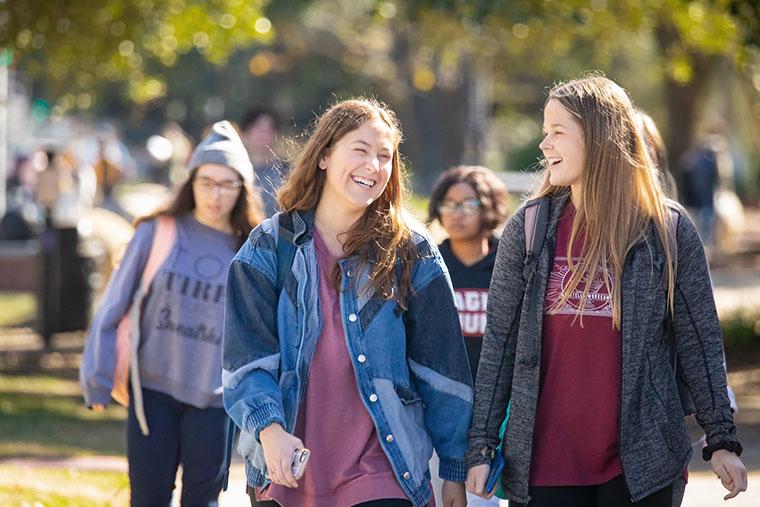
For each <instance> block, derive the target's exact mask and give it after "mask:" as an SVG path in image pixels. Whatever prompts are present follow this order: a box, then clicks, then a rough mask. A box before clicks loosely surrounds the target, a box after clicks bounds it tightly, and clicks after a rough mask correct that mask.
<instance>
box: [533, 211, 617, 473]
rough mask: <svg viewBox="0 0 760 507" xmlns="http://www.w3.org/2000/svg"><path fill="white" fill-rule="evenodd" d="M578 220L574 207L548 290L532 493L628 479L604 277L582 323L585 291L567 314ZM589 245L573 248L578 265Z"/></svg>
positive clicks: (562, 222)
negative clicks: (570, 244)
mask: <svg viewBox="0 0 760 507" xmlns="http://www.w3.org/2000/svg"><path fill="white" fill-rule="evenodd" d="M574 219H575V207H574V206H573V205H572V203H568V204H567V206H566V207H565V209H564V211H563V212H562V215H561V216H560V219H559V223H558V225H557V248H556V252H555V255H554V263H553V265H552V268H551V273H550V275H549V281H548V285H547V287H546V303H545V306H544V324H543V336H542V345H541V386H540V392H539V397H538V407H537V410H536V425H535V432H534V437H533V438H534V439H533V460H532V463H531V474H530V484H531V485H532V486H591V485H596V484H603V483H605V482H607V481H609V480H610V479H613V478H615V477H617V476H619V475H621V474H622V473H623V470H622V467H621V465H620V458H619V455H618V433H619V427H620V382H621V350H620V331H618V330H616V329H615V328H613V326H612V300H611V298H610V295H609V290H608V287H611V286H612V281H613V280H612V276H613V274H612V273H609V272H608V275H607V276H608V278H607V283H606V284H605V280H604V276H605V275H604V273H603V272H602V271H601V270H600V271H599V272H598V273H597V275H596V277H595V278H594V280H593V283H592V286H591V288H590V290H589V294H588V299H587V300H586V302H585V305H584V312H583V317H582V319H581V317H580V316H578V315H577V312H578V310H579V308H580V299H581V294H582V293H583V289H584V285H583V284H580V285H579V286H578V289H577V290H575V291H574V292H573V294H572V297H571V298H570V299H569V300H568V301H567V302H566V303H564V304H563V305H562V306H561V307H560V308H557V307H556V305H557V303H558V302H559V301H560V299H561V295H562V292H563V289H564V287H566V286H567V284H568V283H569V281H570V277H571V273H570V271H569V268H568V262H567V255H568V252H567V242H568V239H569V238H570V232H571V230H572V227H573V220H574ZM582 251H583V238H577V239H576V241H575V244H574V245H573V259H574V260H575V261H576V262H577V261H578V260H579V259H580V255H581V254H582Z"/></svg>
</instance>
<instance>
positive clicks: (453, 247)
mask: <svg viewBox="0 0 760 507" xmlns="http://www.w3.org/2000/svg"><path fill="white" fill-rule="evenodd" d="M507 216H508V196H507V188H506V187H505V186H504V183H502V181H501V180H500V179H499V177H498V176H496V174H494V173H493V171H491V170H490V169H487V168H485V167H478V166H459V167H453V168H451V169H449V170H448V171H446V172H445V173H443V174H442V175H441V176H440V178H438V181H437V182H436V184H435V187H434V188H433V192H432V193H431V195H430V205H429V208H428V220H429V221H430V222H432V221H433V220H438V221H439V223H440V224H441V226H442V227H443V228H444V230H445V231H446V234H447V235H448V238H447V239H446V240H444V241H443V242H442V243H441V244H440V245H438V248H439V250H440V251H441V256H442V257H443V260H444V262H445V263H446V267H447V268H448V270H449V275H450V276H451V283H452V284H453V286H454V296H455V301H456V305H457V310H458V312H459V323H460V324H461V327H462V334H463V335H464V339H465V346H466V348H467V357H468V359H469V362H470V370H471V372H472V378H473V382H474V381H475V377H476V376H477V372H478V361H479V360H480V350H481V347H482V343H483V332H484V331H485V325H486V305H487V303H488V286H489V284H490V283H491V272H492V271H493V264H494V261H495V259H496V245H497V244H498V239H497V238H496V237H495V236H494V231H495V230H496V228H497V227H499V226H500V225H503V224H504V222H506V220H507Z"/></svg>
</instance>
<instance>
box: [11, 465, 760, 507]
mask: <svg viewBox="0 0 760 507" xmlns="http://www.w3.org/2000/svg"><path fill="white" fill-rule="evenodd" d="M0 464H3V465H13V466H17V467H26V468H28V469H29V472H30V473H33V472H34V469H35V468H39V467H59V468H73V469H77V470H108V471H116V472H118V471H123V472H124V473H126V471H127V462H126V459H125V458H122V457H117V456H102V457H83V458H70V459H62V460H33V459H18V460H10V461H5V462H2V463H0ZM179 489H180V486H179V482H178V484H177V490H176V491H175V499H174V501H173V502H172V506H175V507H177V506H179V501H178V499H177V497H178V495H177V494H176V492H178V491H179ZM724 494H725V490H724V489H723V487H722V486H721V485H720V481H719V480H718V479H717V478H716V477H715V476H714V475H713V474H712V473H710V472H694V473H691V474H690V476H689V485H688V487H687V488H686V496H685V497H684V501H683V504H682V507H716V506H719V505H725V506H726V507H758V505H759V504H760V501H759V500H758V499H760V470H755V471H753V472H751V473H750V476H749V488H748V489H747V491H746V492H745V493H742V494H741V495H739V496H738V497H737V498H734V499H733V500H731V501H730V502H727V503H724V502H723V495H724ZM249 505H250V502H249V501H248V496H247V495H246V493H245V471H244V470H243V464H242V463H240V462H237V463H233V465H232V469H231V470H230V482H229V488H228V489H227V491H226V492H224V493H222V495H221V497H220V501H219V506H220V507H247V506H249Z"/></svg>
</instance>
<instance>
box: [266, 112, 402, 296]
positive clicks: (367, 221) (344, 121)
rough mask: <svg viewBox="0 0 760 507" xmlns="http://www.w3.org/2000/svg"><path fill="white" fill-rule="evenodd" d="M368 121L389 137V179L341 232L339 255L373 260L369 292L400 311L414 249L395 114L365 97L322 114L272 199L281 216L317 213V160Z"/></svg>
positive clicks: (320, 181) (321, 175) (321, 180)
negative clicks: (399, 267) (377, 122)
mask: <svg viewBox="0 0 760 507" xmlns="http://www.w3.org/2000/svg"><path fill="white" fill-rule="evenodd" d="M371 120H380V121H382V122H383V123H385V124H386V125H387V126H388V127H389V128H390V130H391V131H392V133H393V158H392V160H391V176H390V180H389V181H388V184H387V185H386V187H385V189H384V190H383V193H382V194H380V197H378V198H377V199H376V200H375V201H374V202H373V203H372V204H370V205H369V206H368V207H367V209H366V210H365V212H364V214H363V215H362V217H361V218H360V219H359V220H357V221H356V223H355V224H354V225H353V227H351V229H349V230H348V231H347V232H346V235H345V236H346V241H345V242H344V244H343V252H344V257H350V256H352V255H358V256H359V257H360V260H361V261H362V262H364V263H368V262H369V261H370V259H372V260H374V264H373V268H372V272H371V274H370V279H371V281H370V284H371V286H372V288H373V289H375V291H376V292H378V293H379V294H381V295H382V296H383V297H385V298H386V299H390V298H392V297H395V298H396V300H397V301H398V303H399V306H400V307H401V308H404V309H406V301H407V298H408V296H409V295H410V293H411V270H412V264H413V262H414V259H415V258H416V248H415V246H414V244H413V241H412V237H411V231H410V230H409V227H408V226H407V224H406V221H405V219H404V212H403V202H404V199H405V197H406V190H405V185H404V183H405V176H404V166H403V163H402V162H401V158H400V155H399V152H398V146H399V144H400V143H401V138H402V136H401V127H400V125H399V122H398V120H397V119H396V115H395V114H394V113H393V111H391V110H390V109H389V108H388V107H387V106H386V105H385V104H382V103H380V102H378V101H376V100H374V99H365V98H358V99H352V100H344V101H341V102H338V103H336V104H335V105H333V106H332V107H330V108H329V109H328V110H327V111H326V112H325V113H324V114H322V116H320V117H319V118H318V120H317V122H316V126H315V128H314V131H313V133H312V134H311V136H310V137H309V140H308V141H307V142H306V145H305V146H304V147H303V148H302V150H301V152H300V153H299V155H298V156H297V157H296V159H295V162H294V163H293V167H292V169H291V170H290V173H289V175H288V178H287V180H286V181H285V182H284V183H283V185H282V187H280V190H279V192H278V193H277V199H278V201H279V203H280V207H281V208H282V210H283V211H285V212H290V211H294V210H301V211H304V210H310V209H314V208H316V207H317V204H318V203H319V200H320V199H321V196H322V189H323V188H324V185H325V179H326V176H325V171H322V170H320V169H319V160H320V159H321V158H322V157H323V156H325V155H327V154H329V153H330V150H331V149H332V147H333V146H334V145H335V143H336V142H338V141H339V140H340V139H341V138H342V137H343V136H345V135H346V134H348V133H349V132H352V131H354V130H356V129H358V128H359V127H360V126H361V125H362V124H363V123H364V122H366V121H371ZM399 259H400V260H401V263H402V267H403V269H402V270H401V273H400V280H398V281H397V280H396V272H395V271H396V270H395V266H396V263H397V261H398V260H399ZM339 275H340V271H337V272H336V275H335V276H336V277H339ZM336 281H339V280H336Z"/></svg>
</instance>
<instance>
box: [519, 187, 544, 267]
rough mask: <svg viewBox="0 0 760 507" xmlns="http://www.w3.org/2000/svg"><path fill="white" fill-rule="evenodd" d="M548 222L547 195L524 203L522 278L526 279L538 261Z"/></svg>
mask: <svg viewBox="0 0 760 507" xmlns="http://www.w3.org/2000/svg"><path fill="white" fill-rule="evenodd" d="M548 223H549V196H544V197H540V198H538V199H533V200H531V201H528V202H527V203H526V204H525V226H524V229H525V261H524V262H523V280H524V281H526V282H527V281H528V278H530V275H531V273H532V272H533V270H535V268H536V264H537V263H538V255H539V253H540V252H541V248H543V246H544V239H545V238H546V228H547V227H548Z"/></svg>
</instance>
